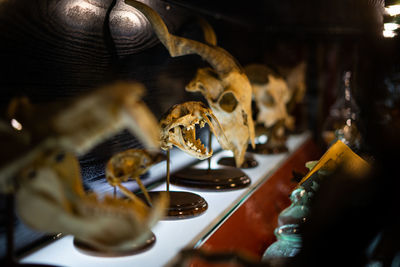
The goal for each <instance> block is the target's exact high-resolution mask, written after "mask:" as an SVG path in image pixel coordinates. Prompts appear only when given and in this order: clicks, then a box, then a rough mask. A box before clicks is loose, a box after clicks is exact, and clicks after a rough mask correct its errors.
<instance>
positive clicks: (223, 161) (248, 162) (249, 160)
mask: <svg viewBox="0 0 400 267" xmlns="http://www.w3.org/2000/svg"><path fill="white" fill-rule="evenodd" d="M218 164H219V165H223V166H229V167H236V163H235V158H234V157H223V158H220V159H219V160H218ZM257 166H258V162H257V160H255V159H254V157H253V156H252V155H248V154H246V155H245V158H244V162H243V164H242V166H240V168H241V169H251V168H255V167H257Z"/></svg>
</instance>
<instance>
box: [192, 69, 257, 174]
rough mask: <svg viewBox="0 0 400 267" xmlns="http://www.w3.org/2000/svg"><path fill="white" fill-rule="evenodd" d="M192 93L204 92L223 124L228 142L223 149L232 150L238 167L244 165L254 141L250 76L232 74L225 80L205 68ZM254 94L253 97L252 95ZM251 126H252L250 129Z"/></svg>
mask: <svg viewBox="0 0 400 267" xmlns="http://www.w3.org/2000/svg"><path fill="white" fill-rule="evenodd" d="M186 90H187V91H190V92H201V93H202V94H203V96H204V97H205V98H206V99H207V102H208V104H209V105H210V107H211V109H212V110H213V112H214V114H215V116H216V117H217V118H218V120H219V121H220V123H221V126H222V129H223V132H224V133H225V135H226V137H227V139H228V143H227V144H225V145H224V144H221V146H222V148H223V149H226V150H231V151H232V152H233V154H234V156H235V161H236V165H237V166H241V165H242V163H243V160H244V155H245V152H246V149H247V146H248V143H249V139H251V134H254V133H251V131H250V128H251V127H254V126H253V121H252V118H251V86H250V83H249V81H248V79H247V77H246V76H245V75H244V74H243V73H240V72H232V73H230V74H229V75H228V76H227V77H226V78H224V79H221V78H220V77H219V76H218V74H217V73H216V72H215V71H214V70H212V69H211V68H201V69H199V70H198V71H197V74H196V76H195V78H194V79H193V80H192V81H191V82H190V83H189V84H188V85H187V86H186ZM249 93H250V94H249ZM250 125H251V127H250Z"/></svg>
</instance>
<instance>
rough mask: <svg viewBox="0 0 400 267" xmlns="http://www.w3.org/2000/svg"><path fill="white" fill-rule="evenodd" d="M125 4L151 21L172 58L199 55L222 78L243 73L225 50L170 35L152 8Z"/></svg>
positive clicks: (135, 3)
mask: <svg viewBox="0 0 400 267" xmlns="http://www.w3.org/2000/svg"><path fill="white" fill-rule="evenodd" d="M125 3H127V4H128V5H130V6H132V7H134V8H136V9H137V10H139V11H140V12H142V13H143V15H144V16H145V17H146V18H147V19H148V20H149V22H150V24H151V26H152V27H153V29H154V32H155V33H156V35H157V37H158V38H159V39H160V41H161V42H162V43H163V44H164V46H165V47H166V48H167V49H168V51H169V53H170V55H171V57H178V56H184V55H189V54H197V55H199V56H201V57H202V58H203V59H204V60H205V61H207V62H208V63H209V64H210V65H211V66H212V67H213V68H214V70H215V71H216V72H217V73H218V74H219V75H220V76H225V75H226V74H228V73H230V72H231V71H232V70H237V71H239V72H241V67H239V65H238V64H237V63H236V61H235V59H234V58H233V57H232V56H231V55H230V54H229V53H228V52H227V51H225V50H224V49H222V48H220V47H217V46H213V45H209V44H204V43H201V42H198V41H195V40H190V39H186V38H184V37H179V36H175V35H173V34H170V33H169V32H168V28H167V25H165V23H164V21H163V20H162V18H161V17H160V15H159V14H158V13H157V12H156V11H154V10H153V9H152V8H151V7H149V6H147V5H145V4H143V3H141V2H138V1H135V0H125Z"/></svg>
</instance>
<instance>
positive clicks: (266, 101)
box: [261, 94, 275, 107]
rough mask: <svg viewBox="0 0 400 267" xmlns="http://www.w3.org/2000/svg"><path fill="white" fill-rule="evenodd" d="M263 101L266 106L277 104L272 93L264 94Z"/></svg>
mask: <svg viewBox="0 0 400 267" xmlns="http://www.w3.org/2000/svg"><path fill="white" fill-rule="evenodd" d="M261 101H262V103H263V105H264V106H267V107H273V106H275V100H274V98H273V97H272V96H271V95H270V94H264V95H263V97H262V98H261Z"/></svg>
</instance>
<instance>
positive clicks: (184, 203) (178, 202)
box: [149, 191, 208, 220]
mask: <svg viewBox="0 0 400 267" xmlns="http://www.w3.org/2000/svg"><path fill="white" fill-rule="evenodd" d="M165 192H166V191H150V192H149V195H150V198H151V199H155V198H157V197H158V196H159V194H160V193H165ZM169 198H170V199H169V207H168V210H167V214H166V215H165V217H164V219H166V220H176V219H186V218H192V217H196V216H199V215H201V214H203V212H205V211H206V210H207V208H208V204H207V202H206V200H205V199H204V198H202V197H201V196H199V195H197V194H195V193H191V192H179V191H169Z"/></svg>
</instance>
